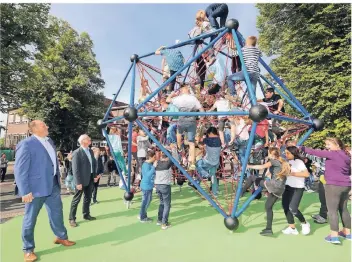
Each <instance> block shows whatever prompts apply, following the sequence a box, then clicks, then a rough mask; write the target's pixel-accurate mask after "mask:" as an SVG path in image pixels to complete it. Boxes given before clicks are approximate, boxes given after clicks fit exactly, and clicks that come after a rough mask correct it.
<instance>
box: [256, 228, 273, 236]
mask: <svg viewBox="0 0 352 262" xmlns="http://www.w3.org/2000/svg"><path fill="white" fill-rule="evenodd" d="M259 234H260V235H262V236H272V235H273V231H272V230H271V229H263V230H262V232H260V233H259Z"/></svg>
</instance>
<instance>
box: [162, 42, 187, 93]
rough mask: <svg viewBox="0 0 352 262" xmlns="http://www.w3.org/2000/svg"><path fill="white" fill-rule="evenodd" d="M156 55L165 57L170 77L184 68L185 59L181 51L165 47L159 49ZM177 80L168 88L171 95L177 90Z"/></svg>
mask: <svg viewBox="0 0 352 262" xmlns="http://www.w3.org/2000/svg"><path fill="white" fill-rule="evenodd" d="M155 54H156V55H162V56H164V58H165V60H166V63H167V65H168V67H169V70H170V77H172V76H173V75H174V74H176V72H177V71H178V70H180V69H181V68H182V67H183V66H184V57H183V55H182V53H181V51H180V50H177V49H169V48H165V46H161V47H159V48H158V49H157V50H156V51H155ZM176 78H177V77H175V79H173V80H172V81H171V83H170V85H169V86H168V93H171V92H172V91H174V89H175V84H176Z"/></svg>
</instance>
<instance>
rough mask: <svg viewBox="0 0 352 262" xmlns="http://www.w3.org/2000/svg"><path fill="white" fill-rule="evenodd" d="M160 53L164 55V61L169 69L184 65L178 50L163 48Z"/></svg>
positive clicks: (175, 69) (179, 67) (174, 69)
mask: <svg viewBox="0 0 352 262" xmlns="http://www.w3.org/2000/svg"><path fill="white" fill-rule="evenodd" d="M160 54H161V55H163V56H165V59H166V63H167V65H168V66H169V69H170V70H171V71H175V72H176V71H178V70H179V69H181V68H182V67H183V65H184V63H183V60H184V58H183V55H182V53H181V52H180V51H179V50H176V49H163V50H161V51H160Z"/></svg>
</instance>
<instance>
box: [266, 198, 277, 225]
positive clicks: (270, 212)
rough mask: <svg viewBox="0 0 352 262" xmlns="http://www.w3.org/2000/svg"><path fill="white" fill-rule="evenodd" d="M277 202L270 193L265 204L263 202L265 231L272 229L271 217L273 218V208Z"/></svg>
mask: <svg viewBox="0 0 352 262" xmlns="http://www.w3.org/2000/svg"><path fill="white" fill-rule="evenodd" d="M277 200H278V197H277V196H275V195H273V194H271V193H270V194H269V196H268V198H267V199H266V202H265V211H266V229H270V230H271V228H272V225H273V217H274V212H273V206H274V204H275V203H276V201H277Z"/></svg>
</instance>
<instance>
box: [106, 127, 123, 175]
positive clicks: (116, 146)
mask: <svg viewBox="0 0 352 262" xmlns="http://www.w3.org/2000/svg"><path fill="white" fill-rule="evenodd" d="M108 136H109V140H110V143H111V146H112V149H113V153H114V156H115V159H116V161H117V164H118V166H119V168H120V169H121V170H122V174H123V175H127V168H126V162H125V159H124V157H123V149H122V143H121V137H120V129H119V128H117V127H115V126H113V127H111V128H110V132H109V135H108Z"/></svg>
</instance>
